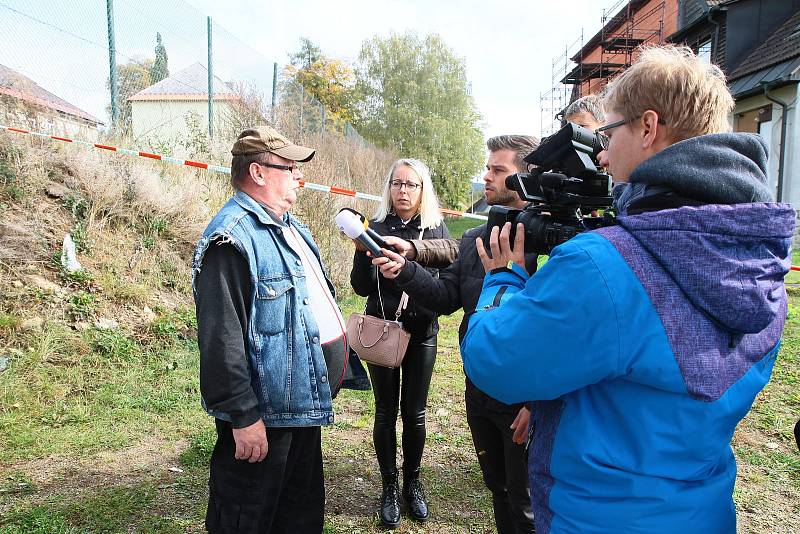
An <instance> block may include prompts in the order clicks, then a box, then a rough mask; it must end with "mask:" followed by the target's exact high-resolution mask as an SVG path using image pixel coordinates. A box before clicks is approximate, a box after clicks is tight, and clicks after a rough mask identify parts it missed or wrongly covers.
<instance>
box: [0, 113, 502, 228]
mask: <svg viewBox="0 0 800 534" xmlns="http://www.w3.org/2000/svg"><path fill="white" fill-rule="evenodd" d="M0 130H6V131H9V132H14V133H19V134H26V135H33V136H36V137H44V138H45V139H54V140H56V141H63V142H64V143H75V144H77V145H84V146H88V147H91V148H98V149H100V150H108V151H110V152H117V153H119V154H125V155H126V156H138V157H142V158H148V159H155V160H158V161H163V162H164V163H171V164H172V165H183V166H187V167H196V168H198V169H206V170H209V171H211V172H219V173H222V174H230V173H231V169H230V168H229V167H222V166H220V165H211V164H210V163H203V162H201V161H192V160H188V159H179V158H173V157H171V156H162V155H160V154H151V153H150V152H141V151H137V150H129V149H127V148H119V147H115V146H108V145H100V144H98V143H90V142H89V141H81V140H80V139H68V138H66V137H58V136H55V135H48V134H45V133H40V132H31V131H29V130H22V129H20V128H12V127H10V126H4V125H2V124H0ZM300 186H301V187H304V188H305V189H311V190H313V191H321V192H323V193H332V194H334V195H344V196H347V197H353V198H360V199H364V200H372V201H375V202H380V200H381V197H379V196H377V195H370V194H369V193H362V192H360V191H352V190H350V189H342V188H341V187H336V186H332V185H322V184H315V183H313V182H307V181H304V180H301V181H300ZM442 213H444V214H445V215H450V216H452V217H466V218H469V219H478V220H481V221H485V220H486V216H485V215H476V214H474V213H465V212H461V211H454V210H448V209H442Z"/></svg>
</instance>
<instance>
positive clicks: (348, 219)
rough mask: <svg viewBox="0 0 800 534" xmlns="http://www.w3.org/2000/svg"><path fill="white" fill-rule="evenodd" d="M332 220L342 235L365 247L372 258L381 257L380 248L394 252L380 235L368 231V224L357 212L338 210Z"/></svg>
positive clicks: (346, 209)
mask: <svg viewBox="0 0 800 534" xmlns="http://www.w3.org/2000/svg"><path fill="white" fill-rule="evenodd" d="M334 220H335V221H336V226H338V227H339V230H341V231H342V233H344V235H346V236H347V237H349V238H350V239H355V240H356V241H358V242H359V243H361V244H362V245H364V246H365V247H367V250H369V251H370V252H371V253H372V255H373V256H374V257H376V258H377V257H381V256H383V252H381V248H391V249H392V250H394V247H392V246H391V245H389V244H388V243H386V241H384V239H383V238H382V237H381V236H380V234H378V233H377V232H375V231H374V230H371V229H369V227H368V226H367V225H368V224H369V223H368V222H367V220H366V218H364V216H363V215H361V214H360V213H358V212H357V211H355V210H352V209H350V208H342V209H341V210H339V213H337V214H336V217H335V219H334Z"/></svg>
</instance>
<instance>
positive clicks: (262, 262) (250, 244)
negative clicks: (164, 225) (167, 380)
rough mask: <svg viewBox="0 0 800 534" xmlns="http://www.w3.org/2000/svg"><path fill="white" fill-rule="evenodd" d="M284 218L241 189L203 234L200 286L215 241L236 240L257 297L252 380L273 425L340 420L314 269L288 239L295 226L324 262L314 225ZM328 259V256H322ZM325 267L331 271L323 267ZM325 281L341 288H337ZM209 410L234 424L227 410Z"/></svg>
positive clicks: (250, 340) (251, 327)
mask: <svg viewBox="0 0 800 534" xmlns="http://www.w3.org/2000/svg"><path fill="white" fill-rule="evenodd" d="M284 221H285V225H284V224H281V223H278V222H276V221H275V220H274V219H273V218H272V217H271V216H270V215H269V214H268V213H267V212H266V211H265V210H264V208H262V207H261V206H260V205H259V204H258V203H257V202H256V201H255V200H253V199H252V198H251V197H250V196H248V195H247V194H245V193H243V192H241V191H237V192H236V194H235V195H234V196H233V197H232V198H231V199H230V200H229V201H228V202H227V203H226V204H225V206H223V207H222V209H221V210H220V211H219V213H217V215H216V216H215V217H214V218H213V219H212V220H211V222H210V223H209V225H208V227H207V228H206V229H205V231H204V232H203V236H202V237H201V238H200V242H199V243H198V244H197V249H196V250H195V253H194V259H193V261H192V273H193V274H192V287H193V289H194V290H195V291H196V287H195V278H196V275H197V273H198V272H200V269H201V267H202V262H203V256H204V254H205V251H206V249H207V248H208V246H209V244H210V243H211V242H212V241H215V240H217V239H220V240H222V241H223V242H226V243H230V244H232V245H233V246H235V247H236V248H237V250H239V252H241V253H242V255H243V256H244V257H245V258H246V259H247V264H248V266H249V269H250V280H251V282H252V283H253V289H254V291H253V295H252V298H251V301H250V322H249V324H248V325H247V333H248V336H247V340H246V342H247V355H248V357H249V360H250V381H251V385H252V387H253V390H254V391H255V392H256V395H257V396H258V400H259V408H260V411H261V417H262V419H263V420H264V423H265V424H266V425H267V426H276V427H288V426H318V425H328V424H331V423H333V403H332V401H331V390H330V386H329V384H328V371H327V368H326V366H325V358H324V356H323V353H322V347H321V346H320V342H319V328H318V326H317V323H316V320H315V318H314V315H313V313H312V312H311V309H310V308H309V307H308V306H307V305H305V304H304V300H305V302H308V300H307V297H308V290H307V288H306V271H305V269H304V268H303V264H302V262H301V261H300V258H299V257H298V256H297V255H296V254H295V253H294V251H293V250H292V249H291V248H290V246H289V245H288V244H287V242H286V239H285V237H284V236H283V233H284V232H286V231H288V225H290V226H291V227H293V228H295V229H296V230H297V232H298V233H299V234H300V235H301V236H302V237H303V239H305V241H306V243H308V246H309V247H310V248H311V250H312V251H313V252H314V254H315V256H316V257H317V259H318V260H319V259H320V258H319V250H318V249H317V246H316V244H315V243H314V241H313V239H312V238H311V233H310V231H309V230H308V227H307V226H305V225H304V224H302V223H300V222H299V221H298V220H297V219H295V218H294V217H292V216H291V215H290V214H287V215H286V216H285V217H284ZM320 263H321V260H320ZM323 272H325V271H324V268H323ZM325 280H326V282H327V283H328V287H329V288H330V289H331V292H333V285H332V284H331V282H330V280H329V279H328V276H327V272H326V273H325ZM203 407H204V408H205V409H206V411H207V412H208V413H209V414H210V415H212V416H214V417H216V418H219V419H223V420H227V421H230V419H231V418H230V416H229V415H228V414H225V413H221V412H217V411H214V410H209V409H208V408H207V407H206V406H205V402H204V403H203Z"/></svg>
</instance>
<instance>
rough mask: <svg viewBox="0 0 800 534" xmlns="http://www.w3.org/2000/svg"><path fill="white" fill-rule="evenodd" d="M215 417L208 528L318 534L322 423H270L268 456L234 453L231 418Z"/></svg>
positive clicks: (225, 532) (224, 532) (228, 533)
mask: <svg viewBox="0 0 800 534" xmlns="http://www.w3.org/2000/svg"><path fill="white" fill-rule="evenodd" d="M216 421H217V444H216V445H215V446H214V452H213V453H212V454H211V475H210V477H209V481H208V486H209V496H208V510H207V512H206V528H207V529H208V531H209V532H210V533H212V534H233V533H237V534H284V533H285V534H320V533H321V532H322V527H323V523H324V515H325V481H324V479H323V476H322V441H321V432H320V427H318V426H315V427H302V428H267V445H268V447H269V449H268V452H267V457H266V458H264V460H262V461H261V462H258V463H252V464H251V463H249V462H248V461H247V460H237V459H235V458H234V453H235V451H236V443H235V442H234V440H233V432H232V431H231V425H230V423H227V422H225V421H221V420H219V419H217V420H216Z"/></svg>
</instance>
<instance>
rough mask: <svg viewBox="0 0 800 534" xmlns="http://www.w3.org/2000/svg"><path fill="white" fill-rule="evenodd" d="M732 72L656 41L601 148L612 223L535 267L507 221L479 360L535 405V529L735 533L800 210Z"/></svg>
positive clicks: (496, 385) (552, 532) (501, 394)
mask: <svg viewBox="0 0 800 534" xmlns="http://www.w3.org/2000/svg"><path fill="white" fill-rule="evenodd" d="M733 107H734V100H733V97H732V95H731V93H730V90H729V88H728V86H727V84H726V83H725V75H724V74H723V72H722V71H721V70H720V69H719V67H717V66H716V65H713V64H709V63H708V62H706V61H703V59H702V58H700V57H697V56H696V55H695V54H694V53H693V52H692V51H691V49H689V48H687V47H676V46H650V47H644V48H643V49H641V52H640V54H639V56H638V58H637V60H636V62H635V63H634V64H633V65H631V66H630V67H629V68H628V69H627V70H625V71H624V72H622V73H621V74H620V75H619V76H617V77H616V78H615V79H614V81H613V82H612V84H611V86H610V88H609V90H608V92H607V93H606V96H605V109H606V111H607V114H606V119H605V124H604V125H603V126H602V127H601V128H599V129H598V132H597V133H598V134H599V138H598V142H599V143H600V145H601V146H602V148H603V151H602V152H600V154H599V155H598V160H599V162H600V163H601V164H602V165H603V166H604V167H606V168H607V169H608V170H609V172H610V173H611V174H612V175H613V178H614V181H615V182H618V183H620V184H623V185H622V187H621V188H619V189H615V190H614V211H615V212H616V214H617V215H616V219H615V220H616V224H614V225H611V226H607V227H604V228H600V229H598V230H594V231H587V232H583V233H580V234H578V235H577V236H575V237H573V238H572V239H570V240H568V241H566V242H565V243H563V244H561V245H559V246H557V247H555V248H554V249H553V250H552V253H551V254H550V259H549V260H548V261H547V263H546V264H544V266H542V268H541V269H540V270H539V271H538V272H537V273H536V275H535V276H529V275H528V273H527V271H526V269H525V258H524V256H523V251H524V246H525V243H524V240H525V232H524V229H523V228H522V227H521V226H517V228H516V238H515V242H514V243H513V246H512V244H511V243H509V235H510V230H511V224H510V223H506V224H505V225H504V227H503V229H502V230H501V231H499V232H498V229H497V228H495V229H493V230H492V232H491V234H490V237H489V243H488V250H486V249H485V248H484V243H483V241H482V240H479V241H478V242H477V244H476V246H477V249H478V254H479V255H480V257H481V261H482V263H483V265H484V269H485V271H486V277H485V279H484V281H483V291H482V292H481V295H480V299H479V301H478V307H477V310H478V311H476V313H475V314H474V315H473V316H472V317H471V318H470V320H469V327H468V329H467V334H466V336H465V337H464V339H463V341H462V345H461V353H462V355H463V358H464V370H465V371H466V373H467V376H469V377H470V379H472V380H473V381H474V382H475V383H476V384H477V386H478V387H480V388H482V389H484V390H485V391H486V392H487V393H489V394H490V395H492V396H496V397H497V398H499V399H500V400H502V401H505V402H522V401H535V402H534V405H533V408H532V413H533V417H534V421H533V426H534V428H535V433H534V436H533V441H532V448H531V453H530V457H529V463H528V469H529V475H530V481H531V493H532V495H533V499H532V501H533V510H534V515H535V517H536V531H537V533H539V534H556V533H565V534H566V533H573V532H679V533H682V532H701V533H705V532H709V533H710V532H726V533H733V532H736V508H735V506H734V502H733V490H734V483H735V481H736V460H735V458H734V454H733V450H732V448H731V438H732V436H733V434H734V431H735V429H736V426H737V425H738V423H739V421H741V419H742V418H743V417H744V416H745V415H746V414H747V412H748V411H749V410H750V408H751V406H752V404H753V400H754V399H755V397H756V395H758V393H759V392H760V391H761V390H762V388H763V387H764V386H765V384H766V383H767V382H768V380H769V377H770V374H771V373H772V369H773V366H774V364H775V360H776V358H777V357H778V351H779V349H780V345H781V335H782V332H783V329H784V324H785V321H786V314H787V308H788V301H787V295H786V289H785V286H784V277H785V276H786V274H787V272H788V271H789V267H790V260H791V256H790V249H791V241H792V236H793V233H794V227H795V217H796V213H795V211H794V209H793V208H792V206H791V205H790V204H785V203H776V202H775V201H774V199H773V198H774V197H773V195H774V191H773V190H771V188H770V186H769V181H768V179H767V146H766V143H764V140H763V139H762V138H761V137H759V136H758V135H756V134H749V133H732V132H731V131H730V123H729V121H728V118H729V116H730V112H731V110H732V109H733Z"/></svg>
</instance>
